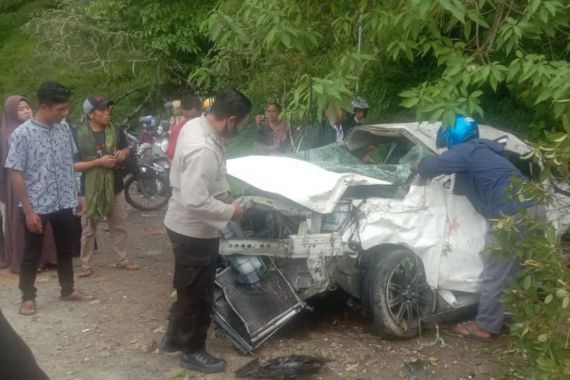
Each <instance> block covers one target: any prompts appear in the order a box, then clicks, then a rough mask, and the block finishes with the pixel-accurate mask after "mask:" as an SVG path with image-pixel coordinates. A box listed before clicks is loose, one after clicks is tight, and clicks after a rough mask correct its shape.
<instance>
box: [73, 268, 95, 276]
mask: <svg viewBox="0 0 570 380" xmlns="http://www.w3.org/2000/svg"><path fill="white" fill-rule="evenodd" d="M94 274H95V271H94V270H93V268H82V269H81V270H80V271H79V273H78V274H77V276H79V277H91V276H93V275H94Z"/></svg>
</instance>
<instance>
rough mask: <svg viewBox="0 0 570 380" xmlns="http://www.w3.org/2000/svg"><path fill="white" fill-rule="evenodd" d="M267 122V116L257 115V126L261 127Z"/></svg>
mask: <svg viewBox="0 0 570 380" xmlns="http://www.w3.org/2000/svg"><path fill="white" fill-rule="evenodd" d="M264 121H265V116H263V115H257V116H256V117H255V124H257V127H261V124H262V123H263V122H264Z"/></svg>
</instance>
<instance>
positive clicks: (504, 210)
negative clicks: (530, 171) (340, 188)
mask: <svg viewBox="0 0 570 380" xmlns="http://www.w3.org/2000/svg"><path fill="white" fill-rule="evenodd" d="M437 139H438V140H439V141H438V144H439V145H442V144H443V143H444V140H445V145H447V148H448V150H447V151H446V152H444V153H442V154H441V155H440V156H429V157H424V158H423V159H422V160H421V161H420V162H419V163H417V164H416V165H415V166H416V169H417V171H418V173H419V174H420V175H421V176H422V177H424V178H433V177H437V176H439V175H443V174H447V175H449V174H455V175H456V178H455V189H454V192H455V193H456V194H460V195H465V196H466V197H467V199H468V200H469V201H470V202H471V204H472V205H473V207H474V208H475V210H477V211H478V212H479V213H480V214H481V215H482V216H483V217H485V218H487V219H497V218H501V217H503V216H511V215H513V216H515V218H517V219H518V220H520V218H521V216H520V213H519V210H521V209H526V213H527V215H530V216H537V217H544V210H543V209H542V208H541V207H538V206H536V205H535V204H534V203H532V202H528V201H526V202H521V201H519V200H518V199H515V198H511V195H510V194H516V188H515V185H514V183H513V181H512V178H513V177H518V178H524V176H523V174H522V173H521V172H520V171H519V170H518V169H517V168H516V167H515V166H514V165H513V164H512V163H511V162H510V161H509V160H508V159H507V158H506V157H505V148H504V146H503V145H502V144H500V143H498V142H496V141H493V140H487V139H481V138H479V128H478V126H477V123H476V122H475V121H474V120H473V119H471V118H469V117H465V116H457V117H456V119H455V123H454V124H453V125H451V126H449V127H447V128H444V129H443V130H442V131H440V132H439V133H438V138H437ZM521 231H524V228H521ZM523 233H524V232H521V234H523ZM494 242H495V234H494V232H493V231H492V230H491V231H489V233H488V235H487V237H486V245H487V247H489V246H492V245H493V244H494ZM481 258H482V260H483V272H482V274H481V277H482V283H481V287H480V290H479V291H480V299H479V306H478V310H477V317H476V319H475V321H471V322H465V323H461V324H459V325H457V326H456V327H455V331H456V332H457V333H458V334H459V335H461V336H464V337H475V338H478V339H490V338H491V337H492V336H493V335H496V334H499V333H500V332H501V329H502V327H503V323H504V321H505V311H506V308H505V305H504V304H502V303H501V301H500V297H501V294H502V293H503V291H504V289H505V288H506V286H507V285H508V283H509V281H510V279H511V278H512V277H513V276H514V275H515V274H516V273H517V271H518V269H519V260H518V259H517V258H516V255H515V254H510V255H501V256H498V255H492V256H491V255H489V254H488V253H487V252H483V253H482V254H481Z"/></svg>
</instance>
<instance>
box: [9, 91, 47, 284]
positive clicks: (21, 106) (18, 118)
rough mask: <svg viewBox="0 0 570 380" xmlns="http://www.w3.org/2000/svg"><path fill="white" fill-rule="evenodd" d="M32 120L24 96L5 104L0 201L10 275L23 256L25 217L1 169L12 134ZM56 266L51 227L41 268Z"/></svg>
mask: <svg viewBox="0 0 570 380" xmlns="http://www.w3.org/2000/svg"><path fill="white" fill-rule="evenodd" d="M31 117H32V108H31V106H30V103H29V102H28V100H27V99H26V98H24V97H23V96H18V95H14V96H10V97H9V98H8V99H6V102H5V103H4V113H3V114H2V125H1V127H0V160H1V162H0V164H2V166H1V168H0V201H2V203H3V204H4V206H5V212H4V215H3V217H4V231H5V233H4V235H5V236H4V254H5V257H4V260H5V263H6V265H7V266H8V267H9V268H10V271H11V272H12V273H18V272H19V271H20V262H21V261H22V256H23V254H24V228H26V226H25V223H24V215H23V213H22V210H21V207H19V202H18V200H17V199H18V198H17V197H16V194H15V193H14V188H13V185H12V180H11V179H10V175H9V172H8V170H7V169H5V168H4V164H5V163H6V157H7V156H8V149H9V143H10V136H11V135H12V132H14V130H15V129H16V128H17V127H18V126H19V125H20V124H22V123H23V122H24V121H26V120H28V119H29V118H31ZM46 264H57V256H56V250H55V242H54V239H53V235H52V233H51V226H50V225H49V224H48V225H47V226H46V239H44V246H43V249H42V256H41V259H40V265H41V266H45V265H46Z"/></svg>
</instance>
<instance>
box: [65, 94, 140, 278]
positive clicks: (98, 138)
mask: <svg viewBox="0 0 570 380" xmlns="http://www.w3.org/2000/svg"><path fill="white" fill-rule="evenodd" d="M112 106H113V101H111V100H107V99H105V98H103V97H101V96H93V97H90V98H88V99H86V100H85V102H84V103H83V112H84V114H85V115H86V117H87V120H86V123H85V124H84V125H82V126H80V127H79V129H78V130H77V147H78V151H79V152H78V154H77V157H76V161H75V164H74V168H75V170H76V171H78V172H81V173H83V175H82V178H81V188H82V189H81V193H82V195H83V196H84V197H85V209H84V211H83V216H82V228H83V232H82V236H81V272H80V273H79V276H80V277H88V276H92V275H93V274H94V273H95V271H94V269H93V263H92V258H93V252H94V250H95V237H96V234H97V224H98V223H99V222H100V221H102V220H104V219H107V223H108V224H109V231H110V233H111V241H112V243H113V249H114V250H115V253H116V254H117V257H118V262H117V263H116V264H115V265H114V266H113V267H115V268H117V269H126V270H137V269H139V266H138V265H137V264H135V263H134V262H132V261H131V260H130V259H129V254H128V251H127V209H126V203H125V193H124V183H123V172H122V170H120V169H119V167H118V165H119V164H120V163H122V162H123V161H125V159H126V158H127V157H128V155H129V146H128V143H127V139H126V136H125V135H124V133H123V132H122V131H121V130H120V129H117V128H115V127H114V126H113V124H111V107H112Z"/></svg>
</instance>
